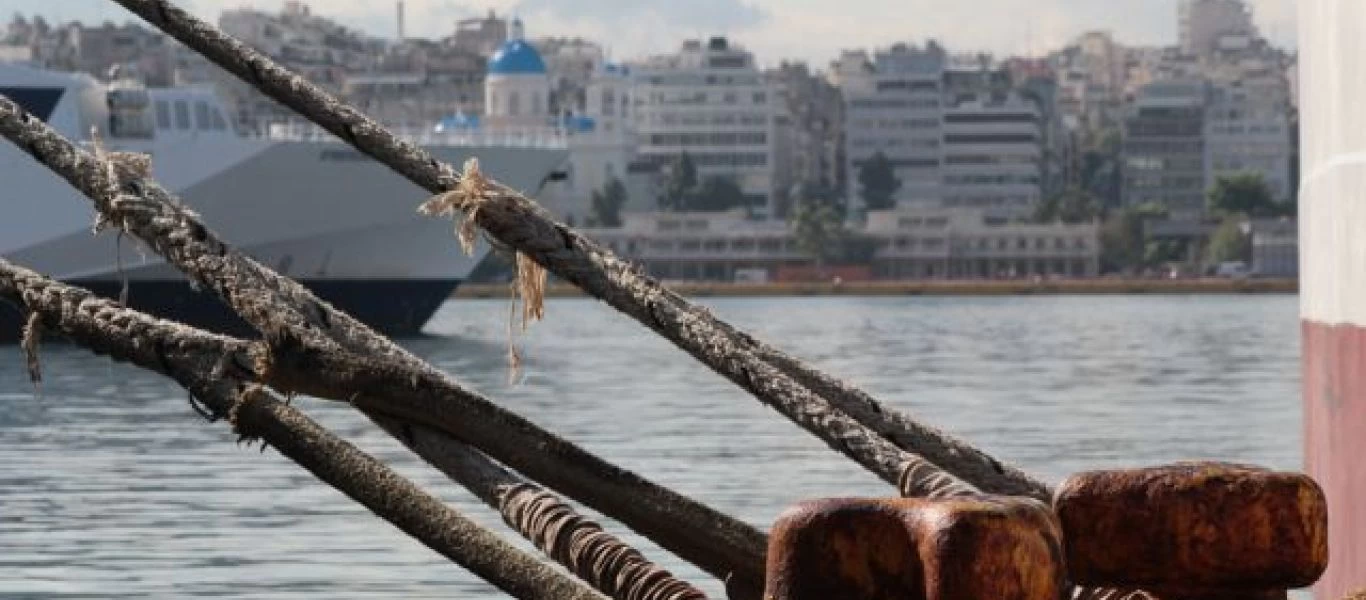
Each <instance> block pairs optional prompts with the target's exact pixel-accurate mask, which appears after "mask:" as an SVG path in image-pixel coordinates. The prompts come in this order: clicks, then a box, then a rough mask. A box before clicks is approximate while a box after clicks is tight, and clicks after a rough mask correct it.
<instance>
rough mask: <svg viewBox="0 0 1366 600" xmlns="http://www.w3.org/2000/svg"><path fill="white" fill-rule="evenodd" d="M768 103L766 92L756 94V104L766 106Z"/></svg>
mask: <svg viewBox="0 0 1366 600" xmlns="http://www.w3.org/2000/svg"><path fill="white" fill-rule="evenodd" d="M767 102H768V94H766V93H764V92H754V103H755V104H765V103H767Z"/></svg>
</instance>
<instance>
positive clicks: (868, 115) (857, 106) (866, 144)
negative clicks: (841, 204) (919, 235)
mask: <svg viewBox="0 0 1366 600" xmlns="http://www.w3.org/2000/svg"><path fill="white" fill-rule="evenodd" d="M946 58H947V57H946V54H945V52H944V50H943V48H940V47H939V46H938V45H937V44H935V43H933V42H931V43H929V44H927V45H926V47H924V48H917V47H913V46H908V45H906V44H897V45H895V46H892V47H891V48H889V49H887V50H885V51H881V52H877V53H876V54H875V56H874V58H873V60H871V61H869V60H868V59H867V55H866V54H863V53H846V54H845V55H844V56H842V57H841V59H840V63H839V64H838V65H837V66H836V69H835V70H836V74H837V76H838V83H839V85H840V87H841V91H842V92H843V94H844V111H845V152H844V159H845V162H846V167H845V171H846V173H847V174H848V176H847V180H848V181H847V187H848V189H847V190H846V193H847V195H848V196H847V197H848V198H849V199H850V200H851V201H853V200H854V199H858V198H860V190H859V171H860V169H861V168H862V167H863V165H865V164H867V162H868V161H870V160H872V159H873V158H874V157H876V156H877V155H878V154H881V155H883V156H885V157H887V159H888V160H889V161H890V162H891V164H892V166H893V168H894V170H895V172H896V176H897V179H899V180H900V181H901V187H900V189H899V190H897V194H896V201H897V203H898V204H919V205H934V204H937V203H938V201H939V198H940V189H939V185H940V179H941V174H940V170H939V167H940V156H941V153H942V148H941V145H942V144H943V133H942V130H943V119H942V114H943V102H944V92H943V87H942V86H943V76H944V68H945V64H946ZM855 204H861V202H855Z"/></svg>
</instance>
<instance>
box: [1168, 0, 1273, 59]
mask: <svg viewBox="0 0 1366 600" xmlns="http://www.w3.org/2000/svg"><path fill="white" fill-rule="evenodd" d="M1177 18H1178V28H1177V32H1178V33H1177V35H1178V38H1179V39H1178V44H1179V46H1180V47H1181V51H1182V53H1184V54H1186V55H1189V56H1197V57H1204V56H1208V55H1210V54H1212V53H1214V52H1215V50H1216V49H1217V48H1218V47H1219V44H1220V42H1221V41H1222V40H1223V39H1224V38H1225V37H1226V36H1237V37H1255V35H1256V27H1255V26H1254V25H1253V23H1252V11H1251V10H1250V9H1249V8H1248V6H1247V4H1246V3H1244V2H1243V0H1181V3H1180V5H1178V17H1177Z"/></svg>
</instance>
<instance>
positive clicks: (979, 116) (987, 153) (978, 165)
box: [940, 91, 1044, 217]
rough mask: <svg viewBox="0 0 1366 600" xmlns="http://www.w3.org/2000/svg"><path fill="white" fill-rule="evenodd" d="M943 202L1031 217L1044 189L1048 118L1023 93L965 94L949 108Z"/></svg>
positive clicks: (944, 123)
mask: <svg viewBox="0 0 1366 600" xmlns="http://www.w3.org/2000/svg"><path fill="white" fill-rule="evenodd" d="M943 128H944V138H943V139H944V141H943V145H942V151H943V165H942V166H941V173H942V179H941V182H940V183H941V188H940V194H941V201H940V205H941V206H944V207H947V208H974V209H980V210H984V211H987V212H990V213H992V214H997V215H1002V216H1008V217H1028V216H1029V215H1031V214H1033V212H1034V211H1035V209H1036V208H1037V207H1038V204H1039V200H1040V195H1041V194H1042V182H1043V175H1044V173H1043V158H1044V156H1043V151H1044V123H1043V113H1042V111H1041V110H1040V109H1039V105H1038V103H1036V102H1034V101H1032V100H1029V99H1026V98H1025V97H1024V96H1023V95H1021V94H1020V93H1018V92H1014V91H1010V92H1004V93H995V94H977V95H968V94H965V95H962V96H959V97H958V98H955V101H954V103H953V104H952V105H951V106H948V107H946V108H945V109H944V117H943Z"/></svg>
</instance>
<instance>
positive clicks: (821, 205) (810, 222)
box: [792, 198, 848, 267]
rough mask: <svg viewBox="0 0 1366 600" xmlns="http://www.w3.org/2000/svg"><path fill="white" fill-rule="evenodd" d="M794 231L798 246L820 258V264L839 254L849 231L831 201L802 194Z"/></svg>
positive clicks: (795, 215) (817, 259) (818, 262)
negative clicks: (804, 196)
mask: <svg viewBox="0 0 1366 600" xmlns="http://www.w3.org/2000/svg"><path fill="white" fill-rule="evenodd" d="M792 223H793V235H794V237H796V240H797V247H798V248H800V249H801V250H802V252H805V253H806V254H808V255H810V256H811V257H812V258H814V259H816V266H817V267H822V266H824V265H825V261H827V260H829V259H832V258H835V257H837V256H838V255H839V253H840V251H841V249H842V247H843V245H844V240H845V238H846V237H848V232H847V231H845V229H844V219H843V218H841V217H840V215H839V211H838V210H836V209H835V207H834V206H833V205H832V204H831V203H830V202H823V201H821V200H819V199H814V198H800V199H798V200H797V209H796V210H795V211H793V214H792Z"/></svg>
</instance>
